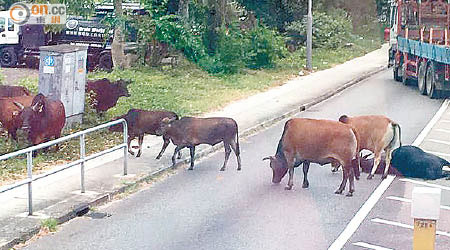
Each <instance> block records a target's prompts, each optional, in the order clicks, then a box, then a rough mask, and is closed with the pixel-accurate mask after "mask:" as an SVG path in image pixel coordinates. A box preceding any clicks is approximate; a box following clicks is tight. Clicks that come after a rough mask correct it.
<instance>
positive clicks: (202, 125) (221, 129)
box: [157, 117, 241, 171]
mask: <svg viewBox="0 0 450 250" xmlns="http://www.w3.org/2000/svg"><path fill="white" fill-rule="evenodd" d="M157 134H158V135H162V136H164V137H165V138H167V139H170V140H171V141H172V143H173V144H175V145H176V148H175V151H174V153H173V156H172V164H173V165H175V155H176V154H177V153H178V152H179V151H180V150H181V149H183V148H185V147H187V148H189V149H190V153H191V166H190V168H189V170H192V169H193V168H194V155H195V146H197V145H200V144H209V145H212V146H213V145H216V144H217V143H219V142H223V146H224V148H225V161H224V163H223V167H222V168H221V169H220V170H221V171H224V170H225V168H226V165H227V162H228V158H229V157H230V153H231V149H233V151H234V153H235V154H236V158H237V163H238V168H237V170H241V157H240V149H239V137H238V125H237V123H236V121H235V120H233V119H231V118H225V117H214V118H194V117H183V118H181V119H180V120H176V119H175V118H172V119H169V118H164V119H163V120H162V122H161V129H160V130H158V131H157Z"/></svg>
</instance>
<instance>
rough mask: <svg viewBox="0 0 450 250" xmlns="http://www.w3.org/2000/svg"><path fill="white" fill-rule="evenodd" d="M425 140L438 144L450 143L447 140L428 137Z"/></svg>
mask: <svg viewBox="0 0 450 250" xmlns="http://www.w3.org/2000/svg"><path fill="white" fill-rule="evenodd" d="M427 141H430V142H435V143H440V144H444V145H450V142H449V141H441V140H436V139H428V140H427Z"/></svg>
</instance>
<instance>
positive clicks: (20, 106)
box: [14, 101, 25, 110]
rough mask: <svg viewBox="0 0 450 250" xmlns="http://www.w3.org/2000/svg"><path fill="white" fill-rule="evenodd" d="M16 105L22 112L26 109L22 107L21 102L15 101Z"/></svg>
mask: <svg viewBox="0 0 450 250" xmlns="http://www.w3.org/2000/svg"><path fill="white" fill-rule="evenodd" d="M14 104H15V105H16V106H17V107H18V108H20V110H22V109H24V108H25V107H24V106H23V105H22V103H20V102H16V101H14Z"/></svg>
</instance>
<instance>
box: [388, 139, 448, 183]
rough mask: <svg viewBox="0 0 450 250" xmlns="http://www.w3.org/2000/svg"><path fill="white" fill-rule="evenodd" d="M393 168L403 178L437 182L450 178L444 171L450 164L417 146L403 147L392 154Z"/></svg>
mask: <svg viewBox="0 0 450 250" xmlns="http://www.w3.org/2000/svg"><path fill="white" fill-rule="evenodd" d="M391 164H392V167H393V168H395V169H396V170H397V171H398V172H399V173H400V174H401V175H402V176H405V177H413V178H422V179H430V180H435V179H439V178H443V177H445V176H448V173H444V171H443V170H442V169H443V167H444V166H450V163H449V162H448V161H447V160H445V159H442V158H441V157H438V156H436V155H433V154H430V153H427V152H424V151H423V150H422V149H420V148H418V147H415V146H403V147H400V148H397V149H395V150H394V152H393V153H392V161H391Z"/></svg>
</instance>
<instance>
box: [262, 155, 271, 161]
mask: <svg viewBox="0 0 450 250" xmlns="http://www.w3.org/2000/svg"><path fill="white" fill-rule="evenodd" d="M272 159H273V156H267V157H264V158H263V159H262V160H263V161H265V160H272Z"/></svg>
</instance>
